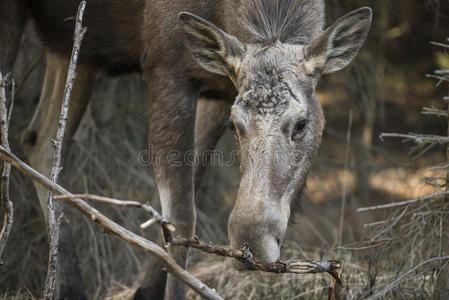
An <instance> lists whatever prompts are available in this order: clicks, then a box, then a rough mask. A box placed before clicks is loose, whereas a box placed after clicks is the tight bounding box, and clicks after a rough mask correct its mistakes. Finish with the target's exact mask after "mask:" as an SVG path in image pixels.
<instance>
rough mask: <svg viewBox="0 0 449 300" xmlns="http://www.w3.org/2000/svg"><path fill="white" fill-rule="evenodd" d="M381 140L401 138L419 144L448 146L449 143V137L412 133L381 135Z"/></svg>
mask: <svg viewBox="0 0 449 300" xmlns="http://www.w3.org/2000/svg"><path fill="white" fill-rule="evenodd" d="M379 137H380V138H381V139H383V138H386V137H393V138H401V139H406V140H410V141H414V142H415V143H417V144H424V143H425V144H447V143H449V137H447V136H440V135H432V134H419V133H410V134H402V133H381V134H380V135H379Z"/></svg>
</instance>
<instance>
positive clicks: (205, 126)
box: [194, 98, 233, 191]
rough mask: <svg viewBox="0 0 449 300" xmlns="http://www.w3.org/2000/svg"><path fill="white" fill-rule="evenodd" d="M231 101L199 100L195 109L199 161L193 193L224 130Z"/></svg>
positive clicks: (195, 172) (196, 147) (196, 150)
mask: <svg viewBox="0 0 449 300" xmlns="http://www.w3.org/2000/svg"><path fill="white" fill-rule="evenodd" d="M232 103H233V101H232V100H225V99H211V98H200V99H199V100H198V105H197V109H196V121H195V152H196V153H197V154H198V157H199V161H198V164H196V165H195V170H194V180H195V191H198V189H199V187H200V184H201V180H202V178H203V175H204V172H205V171H206V167H207V165H208V163H209V160H210V158H211V155H209V154H211V153H208V151H211V150H213V149H214V148H215V145H216V144H217V142H218V140H219V139H220V138H221V136H222V135H223V133H224V131H225V130H226V121H227V120H228V118H229V115H230V110H231V105H232Z"/></svg>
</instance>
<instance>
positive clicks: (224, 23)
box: [0, 0, 372, 299]
mask: <svg viewBox="0 0 449 300" xmlns="http://www.w3.org/2000/svg"><path fill="white" fill-rule="evenodd" d="M78 4H79V0H65V1H57V0H14V1H1V3H0V67H1V70H2V72H3V73H7V72H9V71H11V70H12V68H13V65H14V62H15V59H16V55H17V52H18V48H19V44H20V38H21V35H22V32H23V29H24V25H25V23H26V22H27V21H28V20H32V22H33V23H34V28H35V30H36V32H37V34H38V36H39V37H40V39H41V40H42V42H43V43H44V44H45V46H46V48H45V49H46V73H45V78H44V84H43V87H42V92H41V97H40V102H39V104H38V106H37V109H36V111H35V114H34V116H33V118H32V120H31V122H30V124H29V126H28V128H27V129H26V131H25V132H24V133H23V137H22V145H23V149H24V152H25V154H26V156H27V158H28V160H29V163H30V164H31V166H33V167H34V168H35V169H36V170H38V171H40V172H42V173H43V174H46V175H48V174H49V172H50V166H51V154H52V144H51V138H52V137H54V136H55V133H56V130H57V122H58V115H59V110H60V107H61V101H62V98H63V97H62V95H63V89H64V81H65V77H66V74H67V68H68V65H69V54H70V50H71V47H72V33H73V28H74V20H73V19H74V18H73V17H74V15H75V14H76V11H77V7H78ZM324 10H325V3H324V0H221V1H217V0H201V1H192V0H190V1H187V0H171V1H164V0H127V1H119V0H89V1H88V2H87V7H86V14H85V17H84V25H85V26H86V27H87V28H88V29H87V35H86V37H85V39H84V41H83V45H82V47H81V52H80V56H79V65H78V71H77V72H78V77H77V80H76V83H75V87H74V90H73V91H72V100H71V108H70V113H69V120H68V121H69V122H68V125H67V133H66V137H69V138H70V137H71V136H73V135H74V133H75V131H76V130H77V127H78V124H79V122H80V120H81V118H82V116H83V112H84V111H85V109H86V106H87V105H88V102H89V95H90V92H91V90H92V85H93V82H94V80H93V79H94V77H95V75H96V73H97V72H105V73H107V74H110V75H111V76H118V75H121V74H127V73H132V72H142V73H143V74H144V78H145V80H146V83H147V85H148V90H149V131H148V138H149V141H150V143H151V144H152V147H153V150H154V151H153V152H154V153H158V155H159V157H158V160H154V161H157V163H154V165H153V168H154V173H155V178H156V182H157V186H158V191H159V195H160V200H161V204H162V213H163V215H164V216H165V217H166V218H167V219H169V220H170V221H171V222H172V223H173V224H174V226H175V227H176V228H177V233H178V234H180V235H182V236H184V237H188V238H190V237H192V236H193V235H194V233H195V218H196V217H195V207H194V199H195V193H196V191H197V190H198V187H199V185H200V182H201V178H202V177H203V174H204V171H205V167H206V166H205V165H203V164H198V165H191V164H187V163H181V164H171V163H170V160H169V159H167V158H168V155H169V153H170V151H171V150H176V151H178V152H179V153H181V157H182V156H183V155H182V154H184V153H186V152H187V151H191V150H194V151H195V152H196V153H197V154H198V155H201V153H204V152H205V151H208V150H212V149H213V148H214V147H215V145H216V143H217V141H218V139H219V138H220V136H221V135H222V134H223V132H224V130H225V129H226V128H227V125H226V124H228V123H231V126H230V127H232V130H233V131H234V135H235V141H236V144H237V148H238V151H239V154H240V155H239V156H240V173H241V182H240V186H239V191H238V196H237V199H236V201H235V206H234V208H233V210H232V212H231V214H230V216H229V221H228V235H229V240H230V244H231V247H233V248H239V247H241V246H242V244H244V243H247V244H248V245H249V247H250V249H251V251H252V253H253V254H254V255H255V256H256V257H258V258H260V259H262V260H265V261H267V262H274V261H277V260H278V259H279V258H280V246H281V243H282V241H283V239H284V235H285V232H286V228H287V226H288V223H289V220H290V219H291V216H292V215H294V213H295V212H296V211H297V210H298V207H299V203H300V198H301V193H302V191H303V189H304V186H305V183H306V178H307V174H308V171H309V169H310V166H311V162H312V159H313V158H314V156H315V155H316V154H317V150H318V148H319V146H320V144H321V137H322V132H323V127H324V123H325V121H324V116H323V111H322V108H321V105H320V102H319V101H318V99H317V97H316V95H315V87H316V85H317V82H318V80H319V78H320V76H321V75H322V74H326V73H331V72H336V71H338V70H341V69H343V68H344V67H346V66H347V65H348V64H349V63H350V62H351V61H352V60H353V58H354V57H355V56H356V55H357V53H358V51H359V49H360V48H361V46H362V44H363V43H364V41H365V39H366V37H367V35H368V31H369V27H370V24H371V19H372V12H371V9H370V8H366V7H364V8H360V9H358V10H355V11H353V12H350V13H348V14H347V15H345V16H343V17H342V18H340V19H338V20H337V21H336V22H335V23H334V24H333V25H332V26H330V27H328V28H327V29H325V30H324V23H325V22H324V20H325V13H324ZM229 121H230V122H229ZM161 153H163V154H162V159H161V156H160V154H161ZM36 189H37V193H38V197H39V199H40V204H41V206H42V209H43V212H44V214H45V213H46V191H44V190H43V189H42V188H40V187H38V186H36ZM73 241H74V239H73V238H72V232H71V230H70V228H69V226H68V225H67V222H63V223H62V225H61V236H60V253H59V257H60V258H59V259H60V263H59V266H58V278H57V295H58V298H59V299H85V298H86V296H85V293H84V290H83V282H82V279H81V274H80V270H79V266H78V264H77V257H76V254H75V253H74V250H73V249H74V247H73ZM169 252H170V254H171V255H172V256H173V257H174V258H175V260H176V261H177V263H178V264H179V265H181V266H183V267H185V265H186V256H187V250H185V249H180V248H177V249H169ZM150 265H151V267H150V269H149V270H148V274H147V276H146V279H145V280H144V282H143V284H142V285H141V287H140V288H139V289H138V290H137V292H136V294H135V296H134V297H135V299H159V298H163V297H165V298H166V299H182V298H184V295H185V291H184V286H183V285H182V284H181V283H180V282H179V281H177V280H176V279H175V278H174V277H172V276H170V275H168V276H167V275H166V273H165V272H164V271H163V270H162V267H161V266H159V265H158V264H157V263H155V262H154V263H151V264H150ZM236 267H237V268H239V269H245V268H246V266H245V265H242V264H239V265H236Z"/></svg>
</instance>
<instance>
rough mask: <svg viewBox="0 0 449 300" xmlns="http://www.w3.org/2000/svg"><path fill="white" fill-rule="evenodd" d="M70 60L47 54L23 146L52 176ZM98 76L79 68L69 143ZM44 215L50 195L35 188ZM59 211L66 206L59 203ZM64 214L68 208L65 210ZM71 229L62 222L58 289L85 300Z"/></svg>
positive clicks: (41, 169)
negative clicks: (54, 139)
mask: <svg viewBox="0 0 449 300" xmlns="http://www.w3.org/2000/svg"><path fill="white" fill-rule="evenodd" d="M68 66H69V58H68V57H63V56H59V55H57V54H54V53H47V57H46V72H45V78H44V85H43V88H42V92H41V96H40V100H39V104H38V106H37V109H36V111H35V113H34V116H33V119H32V121H31V123H30V125H29V126H28V128H27V129H26V130H25V132H24V134H23V136H22V146H23V148H24V152H25V154H26V155H27V157H28V160H29V162H30V164H31V166H32V167H33V168H35V169H36V170H37V171H39V172H41V173H42V174H44V175H46V176H49V175H50V169H51V164H52V158H53V152H54V148H53V145H52V143H51V139H52V138H54V137H55V136H56V131H57V128H58V121H59V115H60V111H61V106H62V100H63V93H64V88H65V81H66V77H67V70H68ZM94 75H95V72H93V71H92V70H91V69H89V68H88V67H86V66H83V65H79V66H78V67H77V78H76V81H75V83H74V86H73V90H72V94H71V101H70V110H69V116H68V122H67V127H66V133H65V140H66V141H67V140H70V138H71V137H72V136H73V135H74V133H75V131H76V129H77V127H78V124H79V122H80V120H81V117H82V115H83V113H84V111H85V108H86V106H87V103H88V99H89V96H90V91H91V87H92V81H93V79H94ZM64 148H65V149H67V142H66V143H65V147H64ZM35 187H36V191H37V194H38V198H39V202H40V205H41V208H42V212H43V214H44V215H45V218H46V219H47V191H46V190H45V189H43V188H42V187H40V186H39V185H35ZM56 205H57V206H58V207H60V205H61V206H64V205H62V204H61V203H60V202H57V203H56ZM61 208H62V209H63V211H64V210H65V208H64V207H61ZM73 241H74V239H73V237H72V232H71V228H70V226H69V224H68V222H67V220H66V219H65V218H63V220H62V222H61V229H60V238H59V249H58V256H59V262H58V267H57V278H56V289H57V297H58V299H85V298H86V297H85V295H84V289H83V284H82V278H81V272H80V269H79V265H78V260H77V257H76V253H75V247H74V244H73Z"/></svg>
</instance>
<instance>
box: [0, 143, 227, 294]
mask: <svg viewBox="0 0 449 300" xmlns="http://www.w3.org/2000/svg"><path fill="white" fill-rule="evenodd" d="M0 160H3V161H6V162H8V163H10V164H11V166H13V167H14V168H16V169H17V170H19V171H20V172H22V173H24V174H25V175H27V176H28V177H30V178H31V179H32V180H34V181H36V182H37V183H38V184H40V185H42V186H43V187H44V188H46V189H48V190H50V191H51V192H53V193H54V194H56V195H67V196H72V195H73V194H72V193H70V192H69V191H67V190H66V189H65V188H63V187H62V186H60V185H58V184H57V183H55V182H52V181H51V180H50V179H48V178H47V177H45V176H44V175H42V174H41V173H39V172H37V171H36V170H34V169H33V168H32V167H30V166H29V165H27V164H26V163H24V162H23V161H21V160H20V159H19V158H18V157H17V156H15V155H14V154H12V153H11V152H10V151H8V150H6V149H5V148H4V147H3V146H0ZM65 201H66V202H67V203H68V204H69V205H70V206H72V207H74V208H75V209H77V210H78V211H80V212H81V213H82V214H83V215H85V216H87V217H88V218H90V219H91V220H92V221H93V222H95V223H97V224H98V225H99V226H101V227H102V228H103V229H104V231H105V233H109V234H112V235H115V236H117V237H119V238H120V239H122V240H124V241H125V242H127V243H129V244H131V245H133V246H135V247H138V248H140V249H143V250H144V251H145V252H147V253H148V254H151V255H153V256H155V257H156V258H157V259H158V260H159V261H160V262H161V263H162V264H163V265H164V266H165V268H166V269H167V272H169V273H171V274H172V275H173V276H175V277H176V278H178V279H179V280H181V281H182V282H183V283H184V284H186V285H187V286H189V287H190V288H192V289H193V290H194V291H195V292H197V293H198V294H199V295H201V296H202V297H203V298H205V299H223V298H221V297H220V296H219V295H218V294H217V292H216V291H215V290H213V289H210V288H209V287H208V286H207V285H205V284H204V283H203V282H201V281H200V280H199V279H197V278H196V277H194V276H192V275H191V274H190V273H188V272H187V271H185V270H184V269H183V268H181V267H180V266H179V265H178V264H177V263H176V262H175V260H174V259H173V258H172V257H171V256H170V255H169V254H168V253H167V252H166V251H165V250H164V249H163V248H161V247H159V246H158V245H156V244H155V243H153V242H151V241H149V240H147V239H145V238H143V237H141V236H139V235H137V234H135V233H133V232H131V231H129V230H127V229H126V228H124V227H122V226H121V225H119V224H117V223H115V222H114V221H112V220H110V219H109V218H107V217H106V216H105V215H103V214H102V213H101V212H99V211H98V210H96V209H95V208H93V207H92V206H90V205H89V204H88V203H86V202H85V201H83V200H82V199H79V198H73V199H72V198H71V197H68V198H67V199H65Z"/></svg>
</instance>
